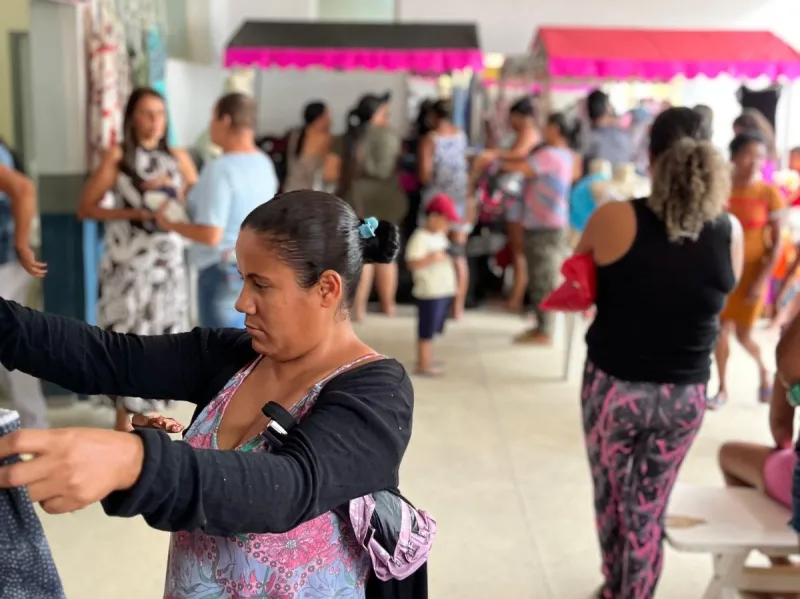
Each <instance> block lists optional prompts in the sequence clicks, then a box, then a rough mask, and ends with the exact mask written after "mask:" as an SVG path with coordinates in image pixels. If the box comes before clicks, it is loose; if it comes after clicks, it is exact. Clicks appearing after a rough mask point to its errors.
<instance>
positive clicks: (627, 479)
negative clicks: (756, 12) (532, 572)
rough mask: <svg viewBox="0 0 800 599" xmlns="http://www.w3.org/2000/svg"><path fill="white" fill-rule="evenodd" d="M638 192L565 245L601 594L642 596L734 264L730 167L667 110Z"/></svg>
mask: <svg viewBox="0 0 800 599" xmlns="http://www.w3.org/2000/svg"><path fill="white" fill-rule="evenodd" d="M650 159H651V160H650V164H651V172H652V181H653V185H652V195H651V196H650V197H649V198H641V199H636V200H632V201H629V202H611V203H608V204H605V205H603V206H601V207H600V208H598V209H597V210H596V211H595V212H594V214H592V216H591V218H590V219H589V222H588V224H587V226H586V229H585V231H584V233H583V236H582V237H581V240H580V242H579V243H578V247H577V248H576V253H578V254H588V255H590V256H591V257H592V259H593V261H594V263H595V266H596V269H597V297H596V300H595V301H596V306H597V316H596V318H595V320H594V322H593V323H592V325H591V327H590V329H589V332H588V334H587V335H586V343H587V346H588V352H587V353H588V356H587V361H586V368H585V371H584V378H583V390H582V393H581V406H582V412H583V429H584V434H585V439H586V448H587V452H588V457H589V465H590V471H591V476H592V480H593V483H594V506H595V510H596V514H597V518H596V523H597V533H598V537H599V539H600V550H601V553H602V564H603V566H602V572H603V577H604V582H603V585H602V587H601V589H600V591H599V592H598V595H597V596H598V597H599V598H603V599H651V598H652V597H653V596H654V595H655V589H656V584H657V583H658V578H659V575H660V573H661V566H662V562H663V548H662V542H663V537H664V516H665V511H666V506H667V502H668V500H669V496H670V493H671V492H672V487H673V484H674V482H675V479H676V478H677V475H678V470H679V468H680V466H681V463H682V462H683V459H684V458H685V457H686V453H687V452H688V451H689V448H690V447H691V445H692V441H694V438H695V436H696V435H697V432H698V431H699V429H700V424H701V423H702V421H703V415H704V413H705V409H706V386H707V384H708V379H709V377H710V375H711V352H712V351H713V348H714V345H715V343H716V339H717V332H718V329H719V314H720V312H722V308H723V306H724V305H725V298H726V296H727V294H728V293H730V291H731V290H732V289H733V288H734V287H735V285H736V281H737V280H738V278H739V276H740V274H741V270H742V259H743V241H742V228H741V225H740V224H739V222H738V221H737V220H736V218H734V217H732V216H730V215H728V214H726V213H725V205H726V203H727V201H728V197H729V191H730V173H729V170H728V167H727V164H726V163H725V160H724V159H723V158H722V156H721V155H720V154H719V153H718V152H717V151H716V150H715V149H714V147H713V146H712V144H711V143H710V141H709V139H708V129H707V127H705V126H704V125H703V119H702V117H701V116H700V115H699V114H698V113H696V112H695V111H693V110H692V109H690V108H670V109H668V110H666V111H664V112H663V113H661V114H660V115H659V116H658V117H657V118H656V119H655V121H654V122H653V126H652V129H651V134H650Z"/></svg>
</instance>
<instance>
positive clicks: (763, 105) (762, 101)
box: [736, 85, 781, 129]
mask: <svg viewBox="0 0 800 599" xmlns="http://www.w3.org/2000/svg"><path fill="white" fill-rule="evenodd" d="M736 95H737V98H738V100H739V103H740V104H741V105H742V108H755V109H756V110H758V111H759V112H760V113H761V114H763V115H764V116H765V117H767V120H768V121H769V123H770V125H772V128H773V129H775V115H776V113H777V112H778V100H779V99H780V97H781V86H780V85H775V86H772V87H769V88H767V89H765V90H762V91H753V90H751V89H748V88H746V87H745V86H744V85H743V86H742V87H740V88H739V91H738V92H737V94H736Z"/></svg>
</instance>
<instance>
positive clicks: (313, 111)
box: [294, 102, 328, 156]
mask: <svg viewBox="0 0 800 599" xmlns="http://www.w3.org/2000/svg"><path fill="white" fill-rule="evenodd" d="M327 111H328V107H327V106H325V103H324V102H309V103H308V104H306V106H305V108H303V127H302V129H300V135H298V136H297V147H295V149H294V155H295V156H300V152H302V151H303V142H304V141H305V139H306V130H307V129H308V127H309V125H311V124H313V123H314V121H316V120H317V119H318V118H320V117H321V116H322V115H323V114H325V113H326V112H327Z"/></svg>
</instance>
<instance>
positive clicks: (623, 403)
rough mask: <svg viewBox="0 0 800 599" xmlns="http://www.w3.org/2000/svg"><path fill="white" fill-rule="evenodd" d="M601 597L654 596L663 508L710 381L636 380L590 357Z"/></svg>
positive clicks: (588, 411) (589, 441) (590, 436)
mask: <svg viewBox="0 0 800 599" xmlns="http://www.w3.org/2000/svg"><path fill="white" fill-rule="evenodd" d="M581 406H582V409H583V428H584V434H585V438H586V449H587V452H588V454H589V466H590V468H591V474H592V481H593V482H594V507H595V514H596V522H597V533H598V536H599V540H600V550H601V552H602V560H603V576H604V578H605V581H604V584H603V588H602V592H601V594H600V597H602V598H603V599H650V598H652V597H653V596H654V594H655V588H656V584H657V583H658V578H659V576H660V574H661V567H662V562H663V547H662V540H663V536H664V512H665V510H666V507H667V501H668V499H669V495H670V493H671V492H672V487H673V485H674V484H675V479H676V478H677V476H678V469H679V468H680V466H681V463H682V462H683V459H684V458H685V457H686V453H687V452H688V451H689V448H690V447H691V445H692V441H694V438H695V436H696V435H697V432H698V430H699V429H700V425H701V424H702V422H703V415H704V414H705V407H706V386H705V385H661V384H656V383H631V382H628V381H622V380H619V379H616V378H614V377H612V376H610V375H608V374H607V373H605V372H603V371H602V370H600V369H599V368H597V367H596V366H594V365H593V364H592V363H591V362H587V363H586V369H585V371H584V378H583V390H582V393H581Z"/></svg>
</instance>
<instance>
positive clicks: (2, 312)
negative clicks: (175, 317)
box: [0, 299, 243, 401]
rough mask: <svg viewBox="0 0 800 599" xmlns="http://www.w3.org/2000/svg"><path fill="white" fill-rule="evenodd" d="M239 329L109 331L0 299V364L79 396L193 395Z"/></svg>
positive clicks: (187, 397) (186, 398)
mask: <svg viewBox="0 0 800 599" xmlns="http://www.w3.org/2000/svg"><path fill="white" fill-rule="evenodd" d="M242 335H243V333H242V332H241V331H234V330H214V329H195V330H194V331H192V332H190V333H181V334H175V335H153V336H139V335H128V334H122V333H111V332H109V331H105V330H103V329H101V328H98V327H93V326H90V325H88V324H86V323H85V322H82V321H80V320H76V319H73V318H66V317H63V316H56V315H53V314H46V313H44V312H38V311H36V310H31V309H29V308H24V307H22V306H20V305H19V304H17V303H15V302H10V301H7V300H4V299H0V363H2V364H3V366H5V367H6V368H8V369H9V370H19V371H22V372H25V373H27V374H30V375H32V376H35V377H36V378H39V379H43V380H45V381H50V382H52V383H55V384H57V385H60V386H61V387H64V388H65V389H67V390H69V391H72V392H73V393H80V394H85V395H124V396H132V397H146V398H148V399H177V400H182V401H194V400H195V397H196V396H197V395H198V394H199V393H201V392H202V390H204V386H206V385H208V383H209V382H210V380H211V376H212V375H213V374H214V372H215V367H218V366H219V362H220V361H221V360H225V357H226V356H227V355H228V354H229V353H230V351H229V350H230V349H231V348H232V347H233V346H234V345H235V344H236V341H237V340H239V339H240V338H241V337H242ZM212 364H214V367H210V365H212Z"/></svg>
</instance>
